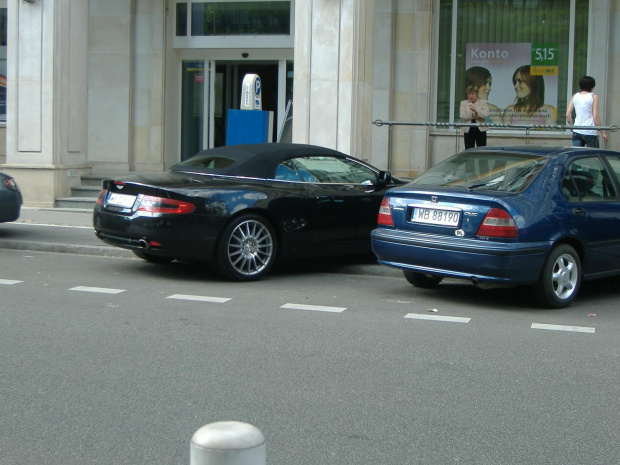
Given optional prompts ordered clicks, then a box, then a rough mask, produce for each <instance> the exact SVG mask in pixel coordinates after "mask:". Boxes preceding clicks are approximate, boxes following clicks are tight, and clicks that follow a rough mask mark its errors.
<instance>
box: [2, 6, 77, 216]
mask: <svg viewBox="0 0 620 465" xmlns="http://www.w3.org/2000/svg"><path fill="white" fill-rule="evenodd" d="M87 15H88V1H87V0H34V1H33V2H24V1H21V0H9V3H8V21H9V34H8V38H7V42H8V76H7V78H8V79H7V88H8V102H7V103H8V105H7V159H6V161H7V163H6V165H5V166H4V167H3V168H4V169H5V170H6V171H8V172H10V173H11V174H12V175H13V176H15V177H16V179H17V180H18V183H19V185H20V187H21V189H22V191H23V193H24V203H25V205H27V206H39V207H51V206H53V205H54V200H55V198H56V197H59V196H63V195H67V193H68V191H69V186H70V185H73V184H77V183H79V174H80V173H82V172H87V171H88V170H89V165H88V164H87V163H86V137H85V133H86V124H87V123H86V121H87V118H86V72H87V66H86V57H87V53H86V50H87V43H88V30H87V24H88V23H87Z"/></svg>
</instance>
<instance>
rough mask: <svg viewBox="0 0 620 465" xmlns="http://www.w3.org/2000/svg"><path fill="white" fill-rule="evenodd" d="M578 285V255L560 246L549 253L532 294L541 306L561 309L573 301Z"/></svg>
mask: <svg viewBox="0 0 620 465" xmlns="http://www.w3.org/2000/svg"><path fill="white" fill-rule="evenodd" d="M580 285H581V261H580V260H579V255H578V254H577V252H576V251H575V249H573V248H572V247H571V246H570V245H567V244H561V245H559V246H557V247H555V248H554V249H552V250H551V252H550V253H549V256H548V257H547V260H546V261H545V264H544V265H543V267H542V271H541V273H540V278H539V280H538V283H536V284H535V285H534V292H535V294H536V297H537V298H538V300H539V301H540V302H541V303H542V304H543V305H545V306H547V307H551V308H563V307H567V306H568V305H570V303H571V302H572V301H573V300H575V297H577V292H578V291H579V286H580Z"/></svg>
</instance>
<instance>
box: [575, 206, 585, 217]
mask: <svg viewBox="0 0 620 465" xmlns="http://www.w3.org/2000/svg"><path fill="white" fill-rule="evenodd" d="M573 214H574V215H575V216H585V214H586V209H585V208H573Z"/></svg>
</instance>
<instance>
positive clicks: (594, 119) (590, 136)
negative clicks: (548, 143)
mask: <svg viewBox="0 0 620 465" xmlns="http://www.w3.org/2000/svg"><path fill="white" fill-rule="evenodd" d="M595 85H596V81H595V80H594V78H593V77H590V76H583V77H581V79H579V89H580V91H579V92H577V93H576V94H575V95H573V97H572V98H571V99H570V102H568V108H567V110H566V122H567V123H568V125H569V126H573V110H575V126H600V125H601V119H600V118H599V116H598V95H596V94H594V93H592V89H594V86H595ZM600 132H601V136H603V141H605V142H607V134H606V133H605V132H603V131H600ZM597 134H598V131H597V130H596V129H592V130H590V129H573V137H572V142H573V146H574V147H594V148H596V147H598V137H597Z"/></svg>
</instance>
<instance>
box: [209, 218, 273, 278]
mask: <svg viewBox="0 0 620 465" xmlns="http://www.w3.org/2000/svg"><path fill="white" fill-rule="evenodd" d="M276 245H277V244H276V234H275V232H274V229H273V226H272V225H271V224H270V223H269V221H267V220H266V219H265V218H264V217H262V216H260V215H255V214H248V215H243V216H240V217H238V218H235V219H234V220H233V221H232V222H231V223H229V224H228V225H227V226H226V227H225V228H224V230H223V231H222V234H221V236H220V239H219V241H218V244H217V248H216V251H215V254H216V256H215V267H216V269H217V271H218V272H219V273H220V274H221V275H223V276H224V277H225V278H228V279H232V280H234V281H256V280H258V279H262V278H263V277H264V276H265V275H266V274H267V273H269V270H270V269H271V267H272V266H273V263H274V261H275V258H276V250H277V249H276Z"/></svg>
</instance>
